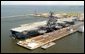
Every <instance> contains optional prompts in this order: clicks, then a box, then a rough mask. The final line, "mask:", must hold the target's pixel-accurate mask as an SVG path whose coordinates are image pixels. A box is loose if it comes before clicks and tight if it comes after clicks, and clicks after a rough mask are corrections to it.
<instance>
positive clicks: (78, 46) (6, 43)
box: [1, 6, 84, 53]
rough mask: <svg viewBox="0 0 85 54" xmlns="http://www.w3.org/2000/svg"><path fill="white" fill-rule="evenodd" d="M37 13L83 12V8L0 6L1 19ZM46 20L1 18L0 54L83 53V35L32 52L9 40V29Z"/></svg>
mask: <svg viewBox="0 0 85 54" xmlns="http://www.w3.org/2000/svg"><path fill="white" fill-rule="evenodd" d="M35 10H37V12H48V11H54V12H60V11H63V12H71V11H72V12H84V7H83V6H1V17H6V16H14V15H23V14H29V13H34V11H35ZM42 20H46V19H45V18H39V17H32V16H22V17H9V18H1V52H2V53H27V52H28V53H83V52H84V33H79V32H75V33H73V34H71V35H68V36H67V37H64V38H62V39H60V40H58V41H55V42H56V45H54V46H52V47H50V48H48V49H47V50H43V49H41V48H38V49H35V50H33V51H30V50H27V49H25V48H23V47H20V46H18V45H17V44H16V41H15V40H13V39H11V38H10V37H9V36H10V31H9V30H10V29H11V28H14V27H18V26H19V25H21V24H25V23H31V22H36V21H42Z"/></svg>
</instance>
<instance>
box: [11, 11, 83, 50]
mask: <svg viewBox="0 0 85 54" xmlns="http://www.w3.org/2000/svg"><path fill="white" fill-rule="evenodd" d="M53 14H54V13H53V12H50V16H49V17H48V20H45V21H41V22H35V23H30V24H24V25H21V26H20V27H17V28H12V29H11V30H10V31H11V33H12V37H14V38H18V39H24V40H19V41H18V42H17V44H18V45H19V46H22V47H25V48H28V49H36V48H38V47H41V48H44V49H46V48H48V47H50V46H52V45H54V44H55V43H54V42H53V41H55V40H57V39H60V38H62V37H64V36H67V35H69V34H71V33H74V32H76V31H80V32H81V31H82V32H84V22H83V21H79V20H77V17H76V16H73V17H70V18H63V19H59V18H58V17H54V16H53ZM82 28H83V30H82Z"/></svg>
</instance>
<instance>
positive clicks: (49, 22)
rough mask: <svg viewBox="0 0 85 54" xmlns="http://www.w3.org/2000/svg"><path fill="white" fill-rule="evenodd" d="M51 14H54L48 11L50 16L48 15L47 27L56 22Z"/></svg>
mask: <svg viewBox="0 0 85 54" xmlns="http://www.w3.org/2000/svg"><path fill="white" fill-rule="evenodd" d="M53 14H54V13H53V12H50V16H49V17H48V22H47V26H48V27H49V28H50V27H53V26H55V24H56V22H57V19H56V18H55V17H54V16H53Z"/></svg>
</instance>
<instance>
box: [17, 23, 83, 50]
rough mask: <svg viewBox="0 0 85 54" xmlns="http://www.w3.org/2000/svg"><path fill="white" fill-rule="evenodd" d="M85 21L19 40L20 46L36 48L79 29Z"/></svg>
mask: <svg viewBox="0 0 85 54" xmlns="http://www.w3.org/2000/svg"><path fill="white" fill-rule="evenodd" d="M83 24H84V22H80V23H77V24H75V25H71V26H69V27H65V28H62V29H59V30H55V31H53V32H50V33H45V34H44V35H39V36H36V37H33V38H28V39H26V40H23V41H19V42H17V44H18V45H19V46H22V47H25V48H27V49H36V48H38V47H41V46H43V45H45V44H48V43H50V42H53V41H55V40H58V39H60V38H62V37H65V36H67V35H69V34H71V33H74V32H76V31H78V28H79V26H81V25H83Z"/></svg>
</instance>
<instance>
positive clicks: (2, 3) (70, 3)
mask: <svg viewBox="0 0 85 54" xmlns="http://www.w3.org/2000/svg"><path fill="white" fill-rule="evenodd" d="M1 5H84V1H1Z"/></svg>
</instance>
